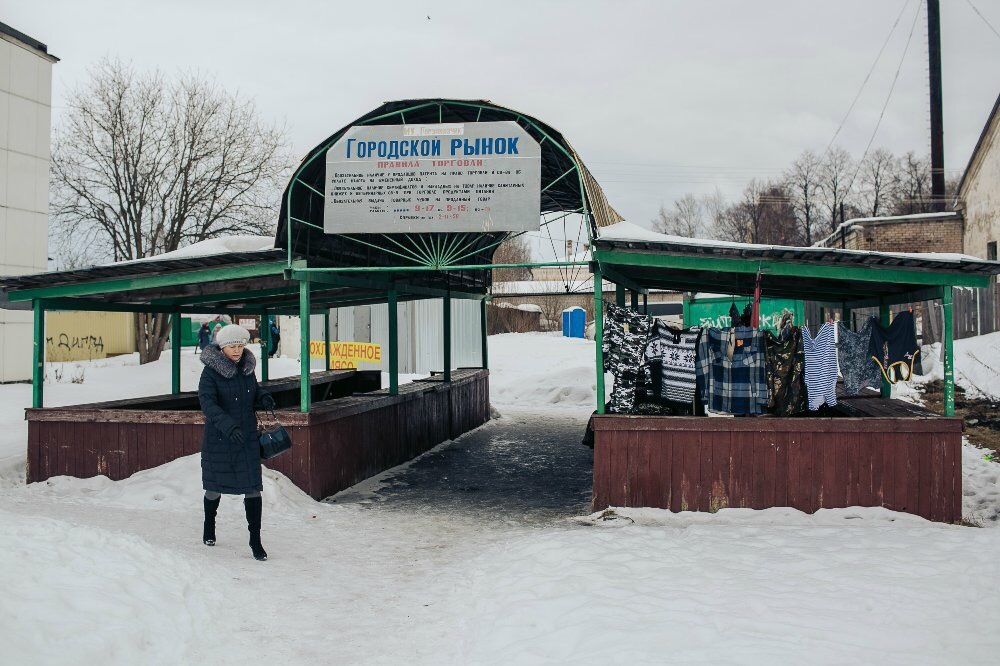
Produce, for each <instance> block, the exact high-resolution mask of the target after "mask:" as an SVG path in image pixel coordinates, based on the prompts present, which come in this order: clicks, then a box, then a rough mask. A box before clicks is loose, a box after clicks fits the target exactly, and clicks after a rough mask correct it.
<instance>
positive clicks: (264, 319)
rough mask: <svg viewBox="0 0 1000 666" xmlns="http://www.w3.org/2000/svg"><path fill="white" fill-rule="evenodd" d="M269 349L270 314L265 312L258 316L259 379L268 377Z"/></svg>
mask: <svg viewBox="0 0 1000 666" xmlns="http://www.w3.org/2000/svg"><path fill="white" fill-rule="evenodd" d="M270 351H271V315H269V314H267V313H266V312H265V313H263V314H262V315H261V316H260V380H261V381H262V382H266V381H267V378H268V370H267V357H268V355H269V354H268V352H270Z"/></svg>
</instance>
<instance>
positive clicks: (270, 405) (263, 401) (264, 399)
mask: <svg viewBox="0 0 1000 666" xmlns="http://www.w3.org/2000/svg"><path fill="white" fill-rule="evenodd" d="M260 406H261V407H263V408H264V409H266V410H267V411H269V412H270V411H273V410H274V408H275V407H276V406H277V405H276V404H275V403H274V398H272V397H271V394H270V393H264V394H262V395H261V396H260Z"/></svg>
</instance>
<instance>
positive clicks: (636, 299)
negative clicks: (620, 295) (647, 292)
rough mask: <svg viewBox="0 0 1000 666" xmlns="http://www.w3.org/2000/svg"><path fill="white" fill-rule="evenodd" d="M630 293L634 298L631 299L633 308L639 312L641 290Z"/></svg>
mask: <svg viewBox="0 0 1000 666" xmlns="http://www.w3.org/2000/svg"><path fill="white" fill-rule="evenodd" d="M629 294H630V295H631V296H632V299H631V300H632V309H633V310H635V311H636V312H638V311H639V292H637V291H632V292H629Z"/></svg>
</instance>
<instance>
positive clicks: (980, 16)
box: [965, 0, 1000, 38]
mask: <svg viewBox="0 0 1000 666" xmlns="http://www.w3.org/2000/svg"><path fill="white" fill-rule="evenodd" d="M965 1H966V2H967V3H969V6H970V7H972V11H974V12H976V14H978V15H979V18H981V19H983V23H985V24H986V25H987V26H988V27H989V29H990V30H992V31H993V34H994V35H996V36H997V37H998V38H1000V32H997V29H996V28H994V27H993V24H992V23H990V22H989V21H988V20H986V17H985V16H983V13H982V12H981V11H979V10H978V9H976V6H975V5H974V4H972V0H965Z"/></svg>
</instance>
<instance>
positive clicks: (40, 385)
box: [31, 298, 45, 409]
mask: <svg viewBox="0 0 1000 666" xmlns="http://www.w3.org/2000/svg"><path fill="white" fill-rule="evenodd" d="M31 306H32V309H33V310H34V317H35V331H34V334H35V344H34V347H32V359H31V361H32V363H31V406H32V407H34V408H35V409H41V407H42V405H43V401H44V390H43V389H44V385H45V302H44V301H43V300H42V299H40V298H38V299H35V301H34V302H33V303H32V304H31Z"/></svg>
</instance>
